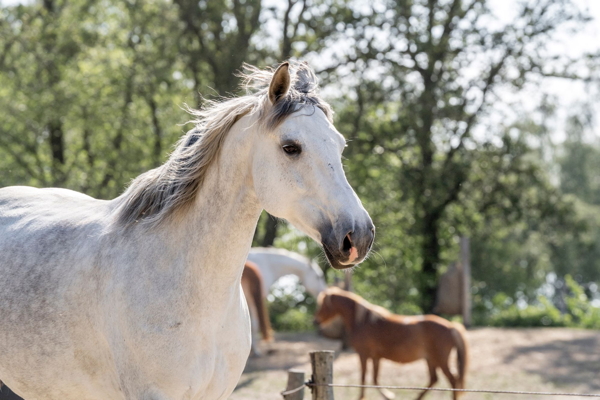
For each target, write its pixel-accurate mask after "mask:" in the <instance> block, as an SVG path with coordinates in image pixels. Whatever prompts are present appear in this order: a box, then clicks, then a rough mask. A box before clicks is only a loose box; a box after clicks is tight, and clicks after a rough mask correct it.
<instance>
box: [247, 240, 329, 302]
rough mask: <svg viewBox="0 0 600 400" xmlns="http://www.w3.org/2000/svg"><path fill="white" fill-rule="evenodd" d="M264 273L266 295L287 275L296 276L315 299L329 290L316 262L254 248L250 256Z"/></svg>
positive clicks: (276, 250)
mask: <svg viewBox="0 0 600 400" xmlns="http://www.w3.org/2000/svg"><path fill="white" fill-rule="evenodd" d="M248 260H250V261H252V262H253V263H255V264H256V265H258V268H260V272H261V273H262V278H263V285H264V293H265V294H267V293H269V291H270V290H271V286H273V284H274V283H275V282H277V281H278V280H279V278H282V277H284V276H286V275H296V276H297V277H298V278H299V279H300V283H301V284H302V285H303V286H304V287H305V288H306V291H307V292H308V293H310V294H311V295H312V296H313V297H314V298H315V299H316V298H317V297H318V296H319V293H321V292H322V291H323V290H325V289H327V284H326V283H325V278H324V276H323V271H322V270H321V268H320V267H319V266H318V265H317V263H315V262H311V261H310V260H309V259H308V258H306V257H304V256H302V255H300V254H298V253H294V252H293V251H288V250H285V249H277V248H273V247H253V248H251V249H250V253H249V254H248Z"/></svg>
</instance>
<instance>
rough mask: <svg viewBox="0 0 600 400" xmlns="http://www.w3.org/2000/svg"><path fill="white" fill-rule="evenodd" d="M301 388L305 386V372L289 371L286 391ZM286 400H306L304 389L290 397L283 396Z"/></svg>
mask: <svg viewBox="0 0 600 400" xmlns="http://www.w3.org/2000/svg"><path fill="white" fill-rule="evenodd" d="M300 386H304V371H301V370H298V369H290V370H288V381H287V387H286V388H285V390H286V391H287V390H292V389H296V388H298V387H300ZM283 398H284V399H285V400H303V399H304V389H300V390H299V391H297V392H295V393H290V394H288V395H285V396H283Z"/></svg>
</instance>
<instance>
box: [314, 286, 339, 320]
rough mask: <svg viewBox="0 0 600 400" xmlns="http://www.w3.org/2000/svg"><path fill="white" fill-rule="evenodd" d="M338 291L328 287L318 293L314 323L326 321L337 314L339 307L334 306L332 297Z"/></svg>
mask: <svg viewBox="0 0 600 400" xmlns="http://www.w3.org/2000/svg"><path fill="white" fill-rule="evenodd" d="M338 291H339V289H337V288H335V287H330V288H328V289H327V290H324V291H322V292H321V293H320V294H319V297H318V298H317V311H316V312H315V318H314V323H315V325H320V324H323V323H326V322H328V321H330V320H331V319H333V318H334V317H335V316H336V315H338V314H339V309H338V308H336V307H335V306H334V304H333V299H332V297H333V296H335V294H336V293H337V292H338Z"/></svg>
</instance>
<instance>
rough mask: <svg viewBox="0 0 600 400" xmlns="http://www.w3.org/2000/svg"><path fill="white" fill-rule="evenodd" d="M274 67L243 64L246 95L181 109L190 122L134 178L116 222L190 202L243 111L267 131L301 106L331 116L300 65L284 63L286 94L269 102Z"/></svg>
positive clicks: (147, 218) (155, 216)
mask: <svg viewBox="0 0 600 400" xmlns="http://www.w3.org/2000/svg"><path fill="white" fill-rule="evenodd" d="M273 74H274V69H272V68H268V69H265V70H261V69H259V68H256V67H253V66H251V65H247V64H244V66H243V72H241V73H240V74H239V76H240V77H241V78H242V80H243V83H242V85H241V88H242V89H245V90H246V95H244V96H241V97H234V98H223V99H221V100H217V101H206V106H205V107H204V108H203V109H200V110H191V109H188V110H187V111H188V112H189V113H190V114H191V115H192V116H193V117H194V119H193V120H191V121H189V122H192V123H194V124H195V125H196V126H195V128H194V129H192V130H191V131H189V132H188V133H186V134H185V135H184V136H183V137H182V138H181V139H180V140H179V142H178V143H177V145H176V147H175V150H174V151H173V153H172V154H171V155H170V157H169V159H168V160H167V162H166V163H165V164H163V165H162V166H160V167H158V168H155V169H153V170H150V171H148V172H146V173H144V174H142V175H140V176H138V177H137V178H135V179H134V180H133V181H132V182H131V184H130V185H129V187H128V188H127V190H126V191H125V193H123V194H122V195H121V199H122V202H121V204H120V206H119V207H118V210H117V218H116V221H117V223H119V224H120V225H123V226H129V225H132V224H134V223H137V222H144V223H146V224H150V225H154V224H158V223H160V222H162V221H164V220H165V219H166V218H167V217H168V216H170V215H172V214H173V213H174V212H176V211H178V210H182V209H185V208H186V207H188V206H189V205H191V204H192V203H193V201H194V199H195V198H196V194H197V193H198V190H199V189H200V188H201V186H202V183H203V181H204V178H205V177H206V173H207V171H208V169H209V168H210V166H211V165H212V164H213V163H214V162H215V160H216V159H217V158H218V156H219V151H220V149H221V147H222V144H223V142H224V140H225V137H226V136H227V133H228V132H229V131H230V130H231V128H232V127H233V125H234V124H235V123H236V122H237V121H238V120H239V119H240V118H242V117H243V116H245V115H254V114H256V115H257V116H258V122H257V124H259V127H263V128H264V129H266V130H273V129H275V128H277V126H279V125H280V124H281V123H282V122H283V121H284V120H285V118H286V117H288V116H289V115H291V114H293V113H295V112H297V111H299V110H300V109H302V108H303V107H305V106H312V107H318V108H319V109H321V110H322V111H323V113H324V114H325V116H326V117H327V118H328V119H329V120H331V119H332V114H333V112H332V111H331V108H330V106H329V105H328V104H327V103H325V101H323V100H322V99H321V98H320V97H319V93H318V79H317V77H316V75H315V73H314V72H313V71H312V69H311V68H310V67H309V66H308V64H306V63H299V62H290V78H291V85H290V89H289V91H288V94H287V95H286V96H285V97H284V98H281V99H280V100H279V101H277V102H276V103H275V105H273V106H271V104H270V102H269V99H268V90H269V84H270V82H271V79H272V78H273Z"/></svg>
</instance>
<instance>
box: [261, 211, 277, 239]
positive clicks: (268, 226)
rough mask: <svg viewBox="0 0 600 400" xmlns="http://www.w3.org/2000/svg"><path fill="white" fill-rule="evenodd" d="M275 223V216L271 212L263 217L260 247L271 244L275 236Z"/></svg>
mask: <svg viewBox="0 0 600 400" xmlns="http://www.w3.org/2000/svg"><path fill="white" fill-rule="evenodd" d="M277 223H278V221H277V218H275V217H274V216H272V215H271V214H267V218H266V219H265V235H264V236H263V239H262V241H261V246H262V247H270V246H273V243H274V242H275V238H276V237H277Z"/></svg>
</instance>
